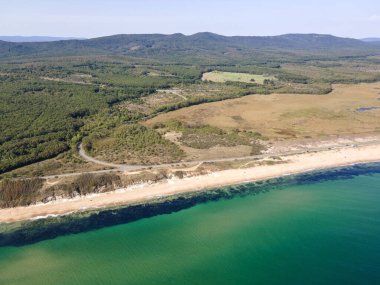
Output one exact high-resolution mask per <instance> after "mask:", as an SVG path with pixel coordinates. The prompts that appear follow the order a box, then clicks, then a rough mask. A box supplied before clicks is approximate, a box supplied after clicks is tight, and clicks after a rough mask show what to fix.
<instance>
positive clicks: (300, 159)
mask: <svg viewBox="0 0 380 285" xmlns="http://www.w3.org/2000/svg"><path fill="white" fill-rule="evenodd" d="M284 159H286V161H283V163H278V164H273V165H260V166H255V167H252V168H244V169H231V170H224V171H219V172H213V173H210V174H208V175H202V176H195V177H189V178H183V179H179V178H177V179H171V180H167V181H164V182H159V183H155V184H144V185H137V186H132V187H129V188H126V189H119V190H116V191H113V192H109V193H102V194H94V195H89V196H83V197H77V198H74V199H61V200H57V201H54V202H50V203H46V204H38V205H32V206H28V207H17V208H9V209H0V223H9V222H16V221H22V220H27V219H34V218H39V217H43V216H48V215H62V214H66V213H72V212H76V211H83V210H91V209H98V208H106V207H114V206H127V205H131V204H138V203H146V202H149V201H153V200H155V199H158V198H162V197H168V196H172V195H179V194H185V193H189V192H195V191H202V190H206V189H210V188H217V187H221V186H226V185H233V184H240V183H245V182H253V181H258V180H265V179H270V178H275V177H279V176H284V175H291V174H297V173H302V172H308V171H312V170H318V169H326V168H334V167H340V166H346V165H351V164H358V163H367V162H376V161H380V144H376V145H366V146H349V147H346V148H340V149H334V150H325V151H319V152H312V153H304V154H298V155H290V156H287V157H286V158H285V157H284Z"/></svg>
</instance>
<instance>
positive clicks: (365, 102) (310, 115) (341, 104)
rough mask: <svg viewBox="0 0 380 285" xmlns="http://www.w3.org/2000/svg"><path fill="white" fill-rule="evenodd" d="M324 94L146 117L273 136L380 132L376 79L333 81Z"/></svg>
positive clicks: (249, 99) (259, 98)
mask: <svg viewBox="0 0 380 285" xmlns="http://www.w3.org/2000/svg"><path fill="white" fill-rule="evenodd" d="M333 89H334V90H333V92H331V93H330V94H328V95H296V94H272V95H250V96H246V97H243V98H238V99H231V100H226V101H222V102H215V103H208V104H203V105H199V106H192V107H189V108H184V109H181V110H177V111H174V112H170V113H167V114H162V115H159V116H157V117H155V118H153V119H151V120H149V121H147V122H146V125H148V126H152V125H154V124H155V123H159V122H167V121H169V120H179V121H182V122H186V123H190V124H201V125H203V124H208V125H211V126H215V127H219V128H221V129H235V128H238V129H241V130H250V131H254V132H259V133H261V134H262V135H264V136H266V137H268V138H269V139H271V140H276V139H285V138H289V139H295V138H296V139H297V138H320V137H324V136H328V135H351V134H371V133H379V132H380V109H371V110H365V109H363V110H360V109H361V108H372V107H379V108H380V100H379V98H380V83H371V84H358V85H334V86H333Z"/></svg>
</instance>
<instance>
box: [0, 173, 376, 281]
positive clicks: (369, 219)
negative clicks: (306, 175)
mask: <svg viewBox="0 0 380 285" xmlns="http://www.w3.org/2000/svg"><path fill="white" fill-rule="evenodd" d="M379 168H380V167H379V166H377V168H376V169H375V171H371V172H370V173H365V172H363V171H361V172H360V174H359V173H356V171H355V170H352V173H350V175H345V176H344V177H340V176H339V175H338V174H336V173H330V174H329V175H325V176H324V178H323V179H317V181H309V182H308V183H299V184H294V183H293V184H290V185H287V186H282V187H278V188H275V189H272V190H271V191H267V192H265V193H260V194H258V195H245V196H241V195H236V196H235V197H233V198H231V199H221V200H217V201H210V202H206V203H201V204H198V205H196V206H193V207H190V208H187V209H183V210H181V211H178V212H174V213H171V214H165V215H158V216H154V217H150V218H145V219H140V220H137V221H134V222H130V223H125V224H120V225H115V226H106V227H98V229H93V230H89V229H87V231H85V232H81V233H77V234H70V235H59V236H58V237H56V238H54V239H50V240H43V239H42V241H39V242H34V243H33V242H29V244H26V243H25V244H24V245H23V244H22V241H20V242H19V243H18V244H17V246H14V245H13V246H11V245H8V246H2V247H0V284H9V285H11V284H23V285H24V284H28V285H29V284H30V285H34V284H36V285H37V284H38V285H44V284H70V285H76V284H83V285H84V284H94V285H96V284H266V285H270V284H292V285H294V284H324V285H328V284H380V170H379ZM339 177H340V178H339ZM247 187H248V188H249V186H247ZM0 238H1V237H0ZM40 239H41V238H40Z"/></svg>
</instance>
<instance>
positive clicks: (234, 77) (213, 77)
mask: <svg viewBox="0 0 380 285" xmlns="http://www.w3.org/2000/svg"><path fill="white" fill-rule="evenodd" d="M203 80H207V81H212V82H219V83H225V82H229V81H231V82H244V83H256V84H266V83H270V82H272V81H275V80H276V78H275V77H274V76H269V75H260V74H249V73H238V72H222V71H212V72H206V73H204V74H203Z"/></svg>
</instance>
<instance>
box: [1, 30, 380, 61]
mask: <svg viewBox="0 0 380 285" xmlns="http://www.w3.org/2000/svg"><path fill="white" fill-rule="evenodd" d="M0 39H1V38H0ZM45 39H46V38H45ZM55 39H57V38H55ZM24 40H25V38H24ZM379 52H380V43H377V42H366V41H362V40H357V39H351V38H340V37H335V36H331V35H320V34H287V35H281V36H270V37H255V36H252V37H251V36H232V37H228V36H221V35H217V34H213V33H208V32H205V33H197V34H194V35H190V36H186V35H183V34H172V35H163V34H132V35H114V36H108V37H101V38H94V39H85V40H69V39H66V40H65V41H52V42H22V43H19V42H17V43H14V42H9V41H0V58H7V57H17V56H23V57H25V56H27V57H34V56H72V55H76V56H78V55H86V56H87V55H112V56H129V57H140V58H141V57H144V58H165V59H168V60H170V61H173V62H178V61H184V60H189V59H198V60H199V61H200V62H202V61H204V60H213V59H218V61H220V60H221V59H222V60H225V61H228V60H229V59H234V60H236V59H239V60H241V61H242V62H244V61H245V60H255V59H263V60H264V61H267V60H271V59H273V60H274V61H281V58H283V57H284V56H287V57H297V58H299V57H300V56H302V57H304V58H306V59H313V58H328V57H331V56H338V57H352V56H367V55H373V54H379Z"/></svg>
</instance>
